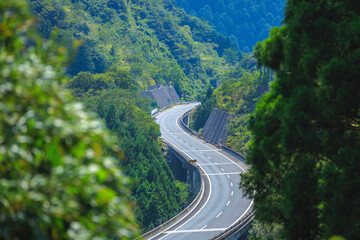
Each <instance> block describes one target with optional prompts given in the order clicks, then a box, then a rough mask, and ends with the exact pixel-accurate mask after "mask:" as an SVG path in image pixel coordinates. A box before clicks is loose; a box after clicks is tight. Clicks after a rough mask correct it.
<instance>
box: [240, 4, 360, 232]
mask: <svg viewBox="0 0 360 240" xmlns="http://www.w3.org/2000/svg"><path fill="white" fill-rule="evenodd" d="M285 16H286V18H285V24H286V25H285V26H283V27H281V28H275V29H273V30H272V32H271V34H270V38H269V39H267V40H265V41H264V42H261V43H258V44H257V46H256V48H255V55H256V56H257V58H258V61H259V64H261V65H265V66H267V67H270V68H272V69H273V70H275V72H276V75H277V79H276V81H275V82H274V83H273V84H272V87H271V91H270V93H269V94H267V95H265V96H264V97H263V98H262V99H261V101H260V102H259V104H258V106H257V108H256V112H255V113H254V114H253V115H252V117H251V120H250V128H251V130H252V134H253V139H252V142H251V146H250V153H249V156H248V158H247V161H248V163H249V164H251V165H252V168H251V169H250V171H249V172H248V173H246V174H243V177H242V178H243V181H242V183H241V186H242V188H243V189H244V190H245V191H246V193H247V194H248V195H249V196H250V197H252V198H254V200H255V207H256V208H257V209H258V213H257V216H258V218H259V219H260V220H262V221H263V222H267V223H272V222H275V223H281V224H282V225H283V226H284V236H285V238H286V239H318V238H322V237H325V238H327V237H330V236H332V235H335V234H339V235H342V236H344V237H346V238H347V239H357V238H358V236H360V227H359V226H360V219H359V217H358V216H359V215H360V193H359V191H356V190H355V189H356V188H358V187H359V185H360V181H359V180H360V161H359V159H360V81H359V75H360V61H359V59H360V41H359V36H360V5H359V3H358V1H356V0H347V1H325V0H322V1H309V0H296V1H295V0H288V2H287V8H286V14H285Z"/></svg>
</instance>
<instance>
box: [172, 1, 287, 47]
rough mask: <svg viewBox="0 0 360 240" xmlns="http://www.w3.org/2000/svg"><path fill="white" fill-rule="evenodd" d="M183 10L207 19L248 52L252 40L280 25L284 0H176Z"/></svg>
mask: <svg viewBox="0 0 360 240" xmlns="http://www.w3.org/2000/svg"><path fill="white" fill-rule="evenodd" d="M176 1H177V3H178V4H179V6H181V7H183V8H184V9H185V11H186V12H188V13H190V14H191V15H194V16H197V17H199V18H201V19H204V20H206V21H208V22H209V23H210V24H211V25H213V26H215V28H216V30H217V31H219V32H221V33H223V34H225V35H226V36H230V37H231V38H232V40H233V41H234V42H236V43H237V45H238V48H239V50H240V51H242V52H247V53H248V52H251V51H252V48H253V47H254V46H255V44H256V42H258V41H262V40H264V39H265V38H267V37H268V34H269V31H270V29H271V27H272V26H280V24H281V21H282V19H283V17H284V7H285V0H246V1H245V0H176Z"/></svg>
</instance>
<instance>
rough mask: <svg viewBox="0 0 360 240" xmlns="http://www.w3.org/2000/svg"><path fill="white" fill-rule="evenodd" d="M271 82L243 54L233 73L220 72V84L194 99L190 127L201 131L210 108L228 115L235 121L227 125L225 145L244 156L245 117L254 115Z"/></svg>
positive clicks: (268, 75) (266, 72) (265, 72)
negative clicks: (197, 103)
mask: <svg viewBox="0 0 360 240" xmlns="http://www.w3.org/2000/svg"><path fill="white" fill-rule="evenodd" d="M272 79H273V76H272V72H271V71H270V70H269V69H267V68H259V69H258V68H257V67H256V61H255V59H254V57H253V56H252V55H250V54H243V55H242V58H241V60H240V61H239V62H238V63H237V65H236V67H235V68H234V70H231V71H226V72H224V74H223V76H221V79H220V80H221V84H220V85H219V86H218V87H217V88H216V89H214V90H213V89H212V88H211V87H210V86H209V87H208V89H207V90H206V91H205V92H203V93H202V94H200V96H199V97H198V98H199V100H200V101H201V102H202V104H201V105H200V106H198V107H197V108H196V111H195V113H194V115H193V122H192V123H191V126H192V127H193V128H194V129H195V130H196V131H199V130H200V131H201V129H202V128H203V127H204V125H205V123H206V120H207V119H208V117H209V115H210V113H211V110H212V109H213V108H218V109H220V110H223V111H226V112H229V113H232V114H234V115H235V118H234V119H233V120H232V121H231V122H230V124H229V126H228V129H229V135H228V139H227V142H226V144H227V145H228V146H229V147H231V148H232V149H234V150H236V151H238V152H241V153H246V152H247V150H248V144H249V141H250V130H249V128H248V117H249V114H250V113H252V112H254V110H255V106H256V103H257V101H258V100H259V98H260V97H261V96H262V95H263V94H264V93H266V92H267V91H268V88H269V83H270V81H271V80H272Z"/></svg>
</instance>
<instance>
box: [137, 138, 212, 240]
mask: <svg viewBox="0 0 360 240" xmlns="http://www.w3.org/2000/svg"><path fill="white" fill-rule="evenodd" d="M163 142H165V143H166V144H168V145H169V146H170V147H172V148H173V149H174V150H175V151H177V152H178V153H179V154H180V155H181V156H182V157H183V158H184V159H185V160H186V162H188V160H190V158H189V157H188V156H186V155H185V154H183V152H182V151H180V150H179V149H178V148H177V147H176V146H175V145H173V144H171V143H170V142H168V141H167V140H165V139H163ZM188 164H191V163H188ZM196 169H197V171H199V174H200V176H201V184H200V187H199V189H198V191H197V192H196V193H195V194H194V197H193V199H190V204H189V205H188V206H187V207H186V208H185V209H183V210H182V211H181V212H180V213H179V214H177V215H176V216H174V217H173V218H171V219H170V220H168V221H166V222H165V223H163V224H161V225H159V226H157V227H155V228H154V229H152V230H150V231H148V232H146V233H145V234H143V235H142V237H143V238H144V239H150V238H152V237H154V236H156V235H158V234H160V233H161V232H163V231H165V230H166V229H168V228H170V227H171V226H172V225H174V224H175V223H176V222H178V221H180V220H181V219H182V218H184V217H185V216H186V215H187V214H188V213H190V212H191V211H192V210H193V209H194V208H195V207H196V206H197V204H198V203H199V202H200V201H201V199H202V196H203V195H204V189H205V186H204V185H205V184H204V173H203V172H202V171H201V169H200V168H198V167H197V168H196Z"/></svg>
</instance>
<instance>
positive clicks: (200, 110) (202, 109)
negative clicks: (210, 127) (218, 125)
mask: <svg viewBox="0 0 360 240" xmlns="http://www.w3.org/2000/svg"><path fill="white" fill-rule="evenodd" d="M212 94H213V88H212V87H211V86H210V85H209V86H208V88H207V90H206V92H205V93H203V94H200V96H198V99H199V100H200V101H201V102H202V104H201V105H199V106H197V107H196V111H195V113H194V115H193V118H192V119H193V121H192V122H191V127H192V128H193V129H195V130H196V131H199V130H200V129H201V128H203V127H204V126H205V123H206V121H207V119H208V118H209V116H210V113H211V111H212V109H213V108H215V107H216V99H215V98H214V97H213V96H212Z"/></svg>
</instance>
